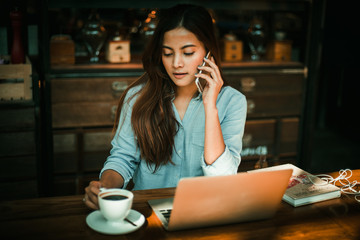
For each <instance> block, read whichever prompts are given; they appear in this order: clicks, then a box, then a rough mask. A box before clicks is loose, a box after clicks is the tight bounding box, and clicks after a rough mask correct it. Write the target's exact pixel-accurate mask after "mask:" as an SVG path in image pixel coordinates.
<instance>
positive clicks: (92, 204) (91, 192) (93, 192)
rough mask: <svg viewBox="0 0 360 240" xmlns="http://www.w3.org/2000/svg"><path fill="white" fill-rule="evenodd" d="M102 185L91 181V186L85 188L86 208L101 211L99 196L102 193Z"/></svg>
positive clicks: (84, 199)
mask: <svg viewBox="0 0 360 240" xmlns="http://www.w3.org/2000/svg"><path fill="white" fill-rule="evenodd" d="M100 187H101V183H100V182H99V181H91V182H90V183H89V186H87V187H86V188H85V195H84V198H83V201H84V203H85V205H86V206H88V207H89V208H91V209H94V210H97V209H99V203H98V194H99V192H100Z"/></svg>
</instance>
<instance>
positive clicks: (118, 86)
mask: <svg viewBox="0 0 360 240" xmlns="http://www.w3.org/2000/svg"><path fill="white" fill-rule="evenodd" d="M127 87H128V84H127V82H120V81H115V82H113V83H112V85H111V88H112V90H114V91H115V92H123V91H125V89H126V88H127Z"/></svg>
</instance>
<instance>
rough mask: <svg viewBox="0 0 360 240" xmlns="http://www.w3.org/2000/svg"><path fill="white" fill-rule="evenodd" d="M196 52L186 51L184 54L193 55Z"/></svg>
mask: <svg viewBox="0 0 360 240" xmlns="http://www.w3.org/2000/svg"><path fill="white" fill-rule="evenodd" d="M194 53H195V52H186V53H184V55H185V56H191V55H193V54H194Z"/></svg>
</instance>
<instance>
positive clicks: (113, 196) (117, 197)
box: [103, 195, 128, 201]
mask: <svg viewBox="0 0 360 240" xmlns="http://www.w3.org/2000/svg"><path fill="white" fill-rule="evenodd" d="M103 199H106V200H113V201H117V200H124V199H128V197H127V196H124V195H108V196H105V197H103Z"/></svg>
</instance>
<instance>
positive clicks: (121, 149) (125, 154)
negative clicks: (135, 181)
mask: <svg viewBox="0 0 360 240" xmlns="http://www.w3.org/2000/svg"><path fill="white" fill-rule="evenodd" d="M129 93H131V91H129ZM129 93H128V95H129ZM134 101H135V98H133V99H132V100H131V101H130V102H129V101H127V99H125V101H124V104H123V108H122V111H121V115H120V120H119V126H118V129H117V130H116V133H115V135H114V138H113V139H112V141H111V145H112V149H111V150H110V156H109V157H108V158H107V159H106V161H105V163H104V166H103V168H102V170H101V172H100V178H101V175H102V173H103V172H104V171H106V170H109V169H111V170H114V171H116V172H118V173H119V174H120V175H121V176H122V177H123V179H124V185H123V188H125V187H126V186H127V184H128V183H129V181H130V180H131V178H132V176H133V175H134V172H135V170H136V169H137V166H138V164H139V161H140V152H139V149H138V148H137V147H136V146H137V143H136V139H135V136H134V132H133V129H132V126H131V112H132V111H131V110H132V105H133V103H134Z"/></svg>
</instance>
